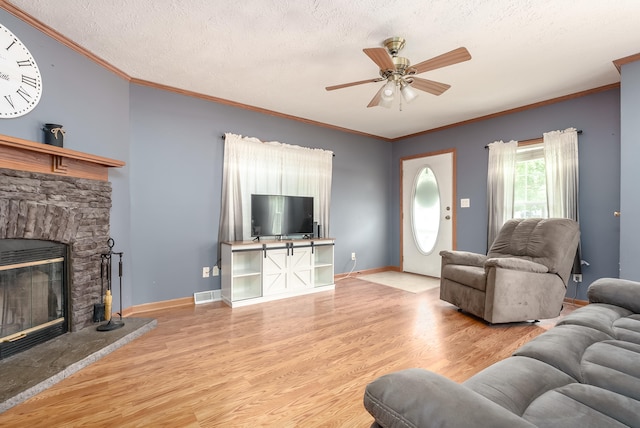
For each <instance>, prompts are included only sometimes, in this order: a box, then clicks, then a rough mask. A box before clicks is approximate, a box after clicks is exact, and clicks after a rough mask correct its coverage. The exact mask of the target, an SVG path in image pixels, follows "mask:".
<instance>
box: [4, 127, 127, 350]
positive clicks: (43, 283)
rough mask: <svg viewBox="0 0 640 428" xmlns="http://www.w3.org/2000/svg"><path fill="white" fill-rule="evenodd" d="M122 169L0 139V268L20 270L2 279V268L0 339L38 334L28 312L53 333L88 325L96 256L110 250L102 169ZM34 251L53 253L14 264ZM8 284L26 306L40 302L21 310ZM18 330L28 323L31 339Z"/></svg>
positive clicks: (97, 296) (96, 293)
mask: <svg viewBox="0 0 640 428" xmlns="http://www.w3.org/2000/svg"><path fill="white" fill-rule="evenodd" d="M34 151H35V152H34ZM34 153H35V154H34ZM81 157H84V158H90V160H88V161H87V160H86V159H78V158H81ZM33 159H35V162H34V161H33ZM30 163H35V165H36V166H32V165H29V164H30ZM17 164H18V165H17ZM96 164H98V168H99V169H104V170H105V173H99V175H97V176H96V174H94V173H93V172H92V168H94V166H95V165H96ZM122 165H124V163H123V162H120V161H115V160H111V159H106V158H99V157H95V156H92V155H85V154H83V153H80V152H75V151H71V150H68V149H62V148H58V147H53V146H45V145H43V144H39V143H33V142H28V141H25V140H18V139H16V138H13V137H6V136H1V135H0V265H4V266H8V268H17V269H18V270H17V271H14V272H12V273H7V272H5V273H4V276H3V269H2V267H1V266H0V305H4V308H5V309H4V311H3V310H2V308H0V323H2V322H3V318H4V325H2V326H0V341H3V337H4V338H5V339H7V338H9V339H11V340H12V341H19V340H22V337H25V336H26V337H28V336H30V335H31V336H34V335H35V334H36V333H35V332H34V331H33V327H34V326H32V325H31V323H32V322H31V321H24V320H25V318H27V317H26V315H25V314H26V313H27V312H28V313H29V314H30V317H31V318H32V319H34V320H35V321H37V322H39V321H43V322H42V323H41V324H42V325H44V328H49V329H51V327H52V326H51V324H53V329H54V330H55V332H54V334H62V333H64V332H66V331H77V330H81V329H83V328H85V327H88V326H90V325H93V311H94V309H93V306H94V304H96V303H100V300H101V294H102V290H101V278H100V262H101V260H100V254H101V253H104V252H107V251H108V250H109V248H108V246H107V241H108V240H109V237H110V235H109V219H110V209H111V183H109V181H107V179H106V168H107V167H113V166H122ZM14 168H15V169H14ZM43 169H44V170H45V171H47V169H48V170H50V171H51V172H41V171H42V170H43ZM87 177H88V178H87ZM95 177H98V178H95ZM40 244H42V245H40ZM40 247H44V248H45V249H54V250H53V254H45V255H44V256H41V257H40V258H41V259H42V260H43V261H42V262H41V261H38V260H36V259H37V258H38V256H37V255H36V256H34V255H29V256H28V257H27V260H22V261H21V260H14V258H15V257H19V256H21V255H25V254H27V253H29V254H31V253H33V252H34V250H33V249H34V248H40ZM16 248H18V249H19V250H24V249H25V248H26V249H27V250H28V251H26V252H25V251H15V250H16ZM3 250H4V253H5V255H4V257H3ZM35 251H36V252H39V251H41V250H40V249H38V250H35ZM7 257H8V258H7ZM29 257H30V258H29ZM51 260H57V262H53V264H52V263H51V262H50V261H51ZM24 263H26V265H24ZM56 263H59V264H57V265H56ZM8 268H6V269H4V271H7V270H8ZM27 271H28V272H29V276H28V279H27V276H26V275H27V273H28V272H27ZM8 272H11V271H10V270H9V271H8ZM9 283H12V284H13V285H14V289H18V290H20V292H19V294H20V296H22V297H21V298H22V300H24V296H27V295H28V296H30V297H29V300H30V301H31V300H35V297H37V296H38V295H42V296H46V297H42V299H40V300H42V301H41V302H39V303H33V305H31V303H29V305H28V306H25V305H26V304H21V305H22V306H20V305H18V304H16V303H15V302H16V298H17V297H20V296H17V297H16V296H15V295H14V296H13V297H11V296H10V294H9V291H8V290H9ZM27 283H28V284H29V287H30V288H29V290H28V291H26V288H25V286H24V284H27ZM16 284H20V285H19V286H16ZM14 294H15V293H14ZM47 299H49V300H47ZM12 308H13V309H12ZM16 308H18V309H16ZM60 320H62V321H60ZM20 326H27V330H28V333H29V334H24V333H21V332H20V330H19V329H20V328H22V327H20ZM36 330H37V329H36ZM3 331H4V332H3ZM5 333H6V334H5ZM39 334H41V332H40V333H39ZM54 337H55V336H54ZM44 340H47V338H46V337H45V338H44ZM5 342H8V340H5Z"/></svg>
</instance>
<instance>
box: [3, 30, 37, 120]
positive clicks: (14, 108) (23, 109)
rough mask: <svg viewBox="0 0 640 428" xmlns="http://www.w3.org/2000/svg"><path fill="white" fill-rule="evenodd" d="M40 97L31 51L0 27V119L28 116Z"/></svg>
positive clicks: (35, 66)
mask: <svg viewBox="0 0 640 428" xmlns="http://www.w3.org/2000/svg"><path fill="white" fill-rule="evenodd" d="M41 94H42V77H41V76H40V70H39V69H38V65H37V64H36V61H35V59H33V56H32V55H31V52H29V50H28V49H27V48H26V47H25V45H23V44H22V42H21V41H20V40H19V39H18V38H17V37H16V36H15V35H14V34H13V33H12V32H11V31H9V30H8V29H7V28H5V27H4V26H3V25H2V24H0V119H11V118H14V117H19V116H22V115H24V114H27V113H29V112H30V111H31V110H33V109H34V108H35V106H36V105H38V101H40V95H41Z"/></svg>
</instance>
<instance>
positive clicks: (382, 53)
mask: <svg viewBox="0 0 640 428" xmlns="http://www.w3.org/2000/svg"><path fill="white" fill-rule="evenodd" d="M405 43H406V41H405V39H403V38H402V37H391V38H388V39H386V40H385V41H384V42H383V43H382V44H383V45H384V48H366V49H363V51H364V53H365V54H366V55H367V56H368V57H369V58H371V60H372V61H373V62H375V63H376V65H377V66H378V67H379V68H380V78H377V79H368V80H360V81H357V82H351V83H343V84H341V85H334V86H328V87H326V88H325V89H326V90H327V91H333V90H335V89H342V88H348V87H350V86H356V85H362V84H364V83H373V82H383V81H384V82H385V83H384V85H383V86H382V87H381V88H380V89H379V90H378V92H377V93H376V94H375V96H374V97H373V98H372V99H371V101H370V102H369V104H368V105H367V107H386V108H390V107H391V105H392V103H393V101H394V100H395V99H396V98H399V99H398V101H399V102H400V110H402V100H403V99H404V101H405V102H407V103H410V102H411V101H413V100H414V99H416V97H417V96H418V93H417V92H416V91H415V89H418V90H420V91H424V92H428V93H430V94H432V95H436V96H437V95H441V94H442V93H443V92H445V91H446V90H447V89H449V88H450V87H451V85H447V84H446V83H440V82H435V81H433V80H427V79H421V78H419V77H415V75H416V74H420V73H424V72H426V71H431V70H435V69H438V68H442V67H446V66H449V65H453V64H457V63H460V62H463V61H468V60H470V59H471V55H470V54H469V51H467V49H466V48H464V47H461V48H458V49H454V50H452V51H450V52H447V53H444V54H442V55H439V56H437V57H434V58H431V59H428V60H426V61H422V62H421V63H418V64H416V65H415V66H413V67H412V66H411V62H410V61H409V60H408V59H407V58H404V57H399V56H398V53H399V52H400V50H402V48H403V47H404V45H405ZM398 93H400V94H401V97H397V94H398Z"/></svg>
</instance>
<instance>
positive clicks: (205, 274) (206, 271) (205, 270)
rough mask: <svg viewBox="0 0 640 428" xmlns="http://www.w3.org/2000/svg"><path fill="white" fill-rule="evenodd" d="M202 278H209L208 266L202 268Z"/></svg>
mask: <svg viewBox="0 0 640 428" xmlns="http://www.w3.org/2000/svg"><path fill="white" fill-rule="evenodd" d="M202 277H203V278H209V266H206V267H203V268H202Z"/></svg>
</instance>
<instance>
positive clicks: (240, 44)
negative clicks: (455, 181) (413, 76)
mask: <svg viewBox="0 0 640 428" xmlns="http://www.w3.org/2000/svg"><path fill="white" fill-rule="evenodd" d="M7 2H8V3H11V4H13V5H15V6H16V7H18V8H19V9H21V10H23V11H24V12H26V13H27V14H29V15H31V16H32V17H34V18H36V19H37V20H39V21H41V22H42V23H44V24H46V25H47V26H49V27H51V28H53V29H54V30H56V31H58V32H59V33H61V34H62V35H64V36H65V37H67V38H68V39H70V40H72V41H74V42H75V43H77V44H78V45H80V46H82V47H83V48H85V49H86V50H88V51H89V52H91V53H93V54H95V55H96V56H98V57H100V58H102V59H103V60H105V61H106V62H108V63H109V64H111V65H113V66H114V67H116V68H118V69H120V70H122V71H123V72H124V73H126V74H127V75H129V76H130V77H132V78H137V79H142V80H147V81H151V82H154V83H159V84H163V85H168V86H171V87H175V88H179V89H184V90H188V91H194V92H196V93H201V94H204V95H208V96H213V97H218V98H222V99H225V100H229V101H233V102H238V103H242V104H247V105H250V106H253V107H257V108H260V109H267V110H271V111H275V112H277V113H282V114H286V115H292V116H296V117H299V118H302V119H305V120H312V121H317V122H321V123H324V124H328V125H331V126H336V127H341V128H346V129H349V130H354V131H357V132H362V133H366V134H371V135H376V136H380V137H383V138H397V137H401V136H405V135H409V134H413V133H418V132H421V131H426V130H430V129H434V128H438V127H441V126H446V125H449V124H452V123H457V122H461V121H465V120H469V119H474V118H477V117H481V116H484V115H488V114H492V113H497V112H501V111H505V110H509V109H512V108H517V107H521V106H525V105H528V104H532V103H536V102H540V101H545V100H548V99H551V98H555V97H560V96H564V95H569V94H573V93H576V92H580V91H583V90H588V89H593V88H597V87H601V86H604V85H608V84H611V83H616V82H619V81H620V74H619V73H618V71H617V70H616V68H615V67H614V65H613V63H612V61H614V60H616V59H620V58H624V57H627V56H629V55H634V54H637V53H638V52H640V28H639V26H640V1H638V0H615V1H611V2H609V1H603V0H574V1H571V0H519V1H516V0H402V1H399V0H349V1H346V0H244V1H235V2H234V1H228V0H225V1H222V0H135V1H132V0H105V1H95V0H93V1H92V0H56V1H51V0H10V1H7ZM393 36H401V37H404V38H405V39H406V40H407V44H406V47H405V48H404V49H403V50H402V51H401V52H400V56H404V57H407V58H409V60H411V62H412V63H413V64H417V63H418V62H421V61H423V60H425V59H428V58H431V57H434V56H436V55H440V54H442V53H444V52H448V51H450V50H452V49H455V48H458V47H460V46H464V47H466V48H467V49H468V50H469V52H470V53H471V56H472V59H471V60H470V61H466V62H462V63H459V64H456V65H452V66H449V67H446V68H441V69H438V70H434V71H429V72H426V73H423V74H421V75H419V76H420V77H423V78H426V79H430V80H436V81H440V82H444V83H448V84H450V85H451V86H452V87H451V89H449V90H448V91H447V92H445V93H444V94H442V95H441V96H434V95H431V94H428V93H426V92H420V95H419V97H418V98H417V99H416V100H415V101H413V102H412V103H411V104H408V105H404V106H403V111H400V110H399V108H398V106H397V105H396V106H394V107H393V108H391V109H385V108H382V107H373V108H367V107H366V106H367V104H368V103H369V101H370V100H371V98H372V97H373V96H374V95H375V93H376V91H377V90H378V88H379V87H380V86H381V85H382V83H368V84H364V85H359V86H354V87H350V88H345V89H340V90H336V91H331V92H327V91H325V89H324V88H325V87H326V86H331V85H336V84H340V83H347V82H352V81H358V80H364V79H373V78H376V77H378V67H377V66H376V65H375V64H374V63H373V62H372V61H371V60H370V59H369V58H368V57H367V56H366V55H365V54H364V53H363V52H362V49H363V48H370V47H380V46H382V41H383V40H384V39H386V38H388V37H393Z"/></svg>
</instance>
